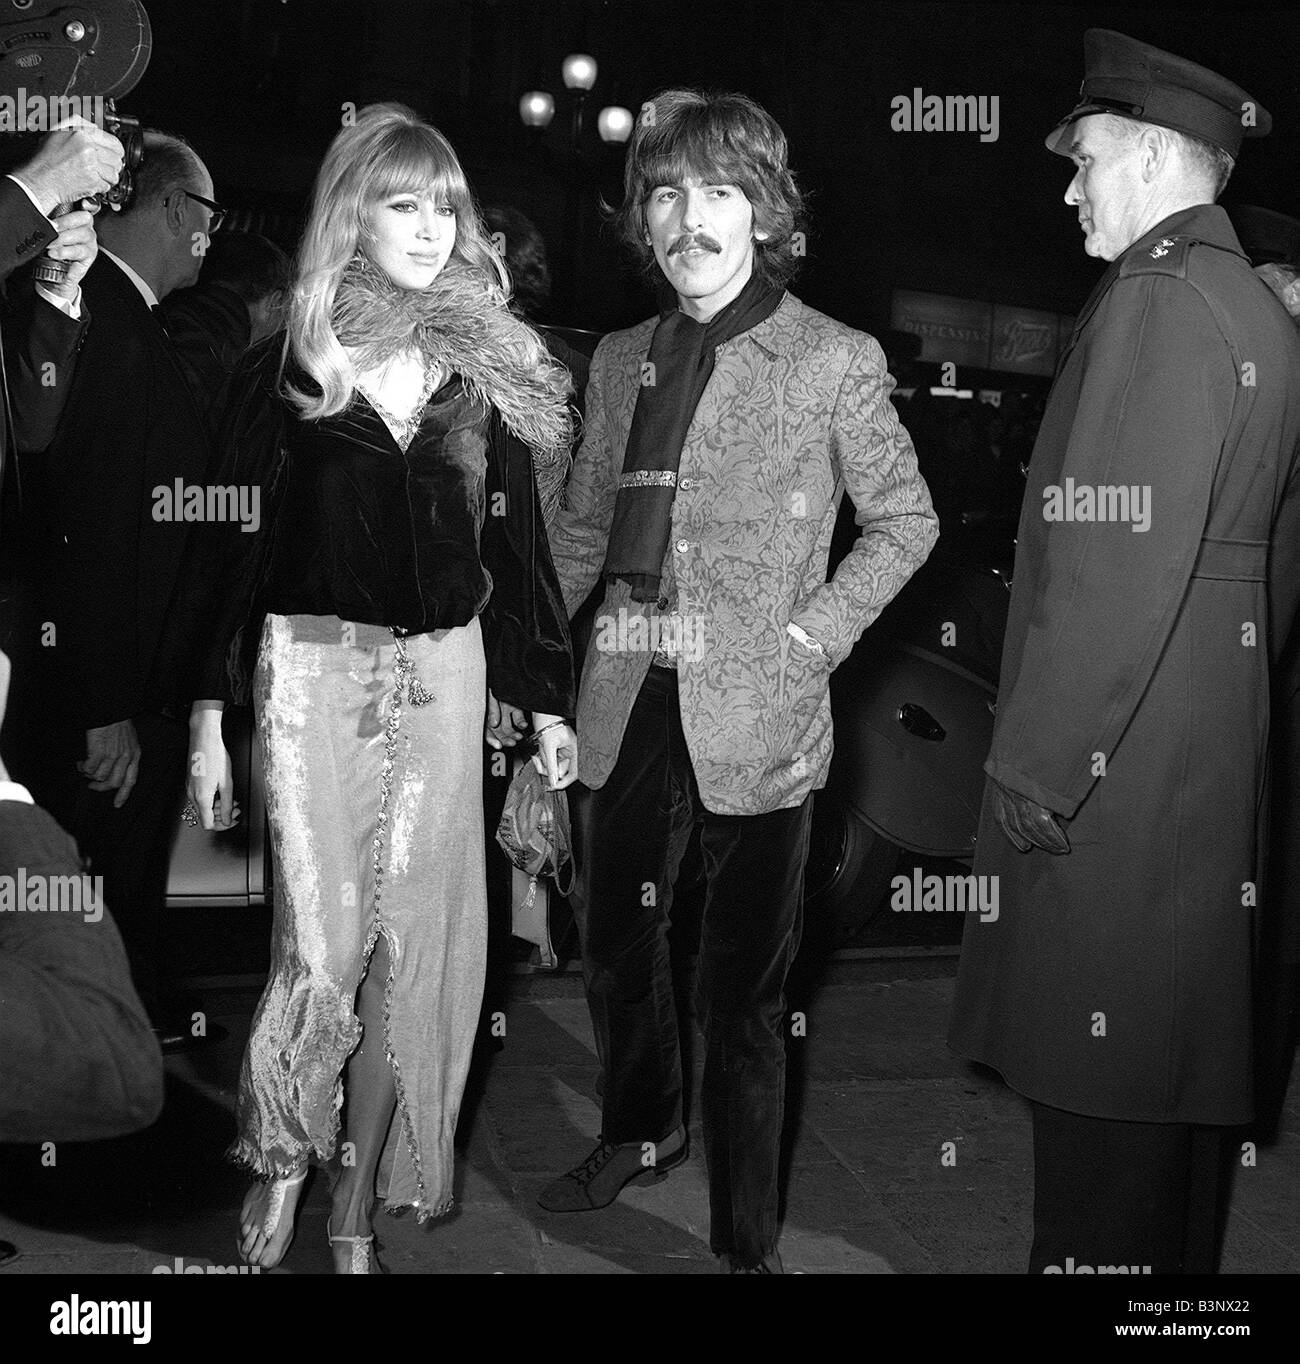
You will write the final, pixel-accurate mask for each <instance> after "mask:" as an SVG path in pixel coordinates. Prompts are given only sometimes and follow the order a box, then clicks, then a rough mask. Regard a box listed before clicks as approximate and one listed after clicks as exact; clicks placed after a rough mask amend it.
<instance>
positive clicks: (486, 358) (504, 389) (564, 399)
mask: <svg viewBox="0 0 1300 1364" xmlns="http://www.w3.org/2000/svg"><path fill="white" fill-rule="evenodd" d="M331 325H332V327H333V330H334V334H335V336H337V337H338V339H339V342H340V344H341V345H343V346H345V347H347V348H348V350H350V351H351V353H352V355H351V358H352V363H353V365H354V367H355V369H356V372H357V373H359V374H360V373H364V372H366V371H368V370H371V369H378V368H379V367H380V366H382V365H384V364H386V363H387V362H388V361H389V360H392V359H393V358H394V357H395V356H397V355H401V354H403V353H405V352H409V351H415V352H416V353H417V354H419V355H421V356H422V357H423V359H424V362H425V365H426V366H433V365H442V366H445V367H446V368H447V369H448V370H449V371H454V372H455V373H456V374H459V375H460V377H461V379H462V380H463V381H464V384H465V388H466V390H467V391H468V392H469V393H470V395H471V396H472V397H474V398H475V399H477V400H478V401H479V402H480V403H482V404H483V406H484V407H486V408H495V409H496V410H497V412H499V413H500V415H501V419H502V421H503V422H504V423H505V424H506V426H507V427H508V428H509V430H510V431H511V432H512V433H513V434H514V435H515V436H517V437H518V438H519V439H520V440H522V441H523V442H524V444H525V445H527V446H529V447H530V448H531V449H532V451H533V455H534V459H535V461H536V462H537V463H538V465H539V467H547V466H549V465H550V464H555V463H559V462H560V461H562V460H567V458H568V455H569V447H570V445H571V444H572V441H573V415H572V410H571V409H570V407H569V403H568V395H569V394H570V392H571V391H572V383H571V381H570V379H569V375H568V372H567V371H566V370H565V369H564V368H563V366H561V365H558V364H556V363H555V362H554V361H553V360H552V359H551V358H550V354H549V352H548V351H547V349H546V345H545V343H544V342H543V341H542V339H541V338H540V337H539V336H538V335H537V333H536V332H534V331H533V329H532V328H531V327H530V326H529V325H528V324H527V323H526V322H523V321H521V320H520V319H519V318H517V317H515V316H514V314H513V313H511V312H510V310H509V309H508V308H507V307H506V303H505V298H504V296H503V295H502V293H501V291H500V290H499V289H497V288H495V287H493V286H491V285H487V284H485V282H484V279H483V276H482V275H481V274H480V273H479V272H478V271H476V270H473V269H471V268H470V267H469V266H466V265H463V264H461V263H460V262H457V261H449V262H448V263H447V265H446V266H445V267H444V268H443V269H442V270H441V271H440V272H439V273H438V275H437V277H436V278H435V279H434V281H433V283H432V284H430V285H429V286H428V287H427V288H425V289H403V288H400V287H399V286H398V285H396V284H394V283H393V282H392V281H391V280H390V279H389V278H388V276H387V275H386V274H384V272H383V271H382V270H381V269H380V268H379V267H378V266H377V265H374V264H372V263H371V262H370V261H368V260H366V259H365V258H364V257H362V256H358V257H357V258H356V259H354V260H352V261H351V262H349V264H348V266H347V268H346V269H345V270H344V272H343V278H342V279H341V280H340V281H339V287H338V292H337V294H336V295H335V298H334V309H333V313H332V315H331Z"/></svg>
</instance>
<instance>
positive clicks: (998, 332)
mask: <svg viewBox="0 0 1300 1364" xmlns="http://www.w3.org/2000/svg"><path fill="white" fill-rule="evenodd" d="M891 325H892V326H893V327H894V328H895V329H896V330H897V331H905V332H912V333H913V334H914V335H916V336H919V337H920V338H921V355H920V358H921V359H922V360H930V361H933V362H934V363H935V364H944V363H945V362H950V363H952V364H955V365H958V366H960V365H972V366H975V367H977V368H979V369H994V370H1001V371H1003V372H1006V373H1011V374H1042V375H1046V376H1048V377H1049V378H1050V377H1051V375H1052V374H1054V373H1055V371H1056V359H1057V356H1058V355H1059V354H1060V352H1061V347H1062V346H1063V345H1065V343H1066V342H1067V341H1068V340H1069V337H1070V332H1071V330H1072V329H1073V326H1074V319H1073V318H1069V317H1062V316H1061V314H1059V313H1049V312H1043V311H1042V310H1040V309H1038V308H1017V307H1012V306H1010V305H1009V304H1004V303H981V302H979V301H978V300H976V299H971V298H954V297H953V296H952V295H950V294H930V293H925V292H923V291H921V290H919V289H895V290H894V300H893V317H892V323H891Z"/></svg>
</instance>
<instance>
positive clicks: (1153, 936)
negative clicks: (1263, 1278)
mask: <svg viewBox="0 0 1300 1364" xmlns="http://www.w3.org/2000/svg"><path fill="white" fill-rule="evenodd" d="M1085 53H1086V76H1085V79H1084V82H1083V88H1082V92H1081V94H1082V98H1081V101H1080V103H1079V104H1078V106H1077V107H1076V108H1075V109H1074V110H1073V111H1072V112H1071V113H1070V114H1069V115H1067V117H1066V118H1065V119H1064V120H1063V122H1062V123H1061V124H1059V125H1058V127H1057V128H1056V129H1054V130H1053V132H1052V134H1051V135H1050V136H1049V138H1048V140H1047V145H1048V147H1049V148H1050V149H1051V150H1052V151H1055V152H1058V153H1059V154H1061V155H1063V156H1068V157H1070V158H1071V160H1072V161H1073V162H1074V165H1075V171H1074V174H1073V178H1072V179H1071V181H1070V184H1069V188H1068V189H1067V191H1066V194H1065V202H1066V203H1067V204H1068V205H1069V206H1070V207H1071V208H1072V209H1074V210H1076V211H1077V213H1078V215H1079V221H1080V226H1081V228H1082V230H1083V233H1084V250H1085V251H1087V253H1088V254H1089V255H1092V256H1098V257H1100V258H1101V259H1103V260H1105V261H1108V262H1110V264H1109V266H1108V268H1107V269H1106V271H1105V273H1104V274H1103V275H1102V276H1101V279H1100V281H1099V282H1098V284H1097V286H1096V288H1095V289H1094V290H1093V292H1092V295H1091V296H1090V297H1089V299H1088V300H1087V302H1086V303H1085V304H1084V306H1083V308H1082V309H1081V311H1080V312H1079V316H1078V320H1077V322H1076V324H1075V329H1074V335H1073V336H1072V337H1071V339H1070V343H1069V345H1068V346H1067V348H1066V350H1065V354H1064V356H1063V358H1062V360H1061V363H1060V366H1059V368H1058V370H1057V375H1056V382H1055V384H1054V386H1053V388H1052V393H1051V396H1050V399H1049V401H1048V405H1047V410H1046V413H1045V414H1044V417H1043V422H1042V426H1041V427H1040V429H1039V434H1038V440H1037V444H1036V445H1035V447H1034V453H1033V457H1032V460H1031V463H1030V468H1029V483H1028V487H1027V489H1026V494H1025V505H1024V510H1023V512H1022V515H1021V519H1020V533H1019V541H1018V548H1017V552H1016V577H1015V588H1014V590H1013V592H1012V597H1011V606H1010V614H1009V619H1008V623H1007V633H1006V640H1005V645H1004V649H1003V655H1002V676H1001V685H1000V687H999V691H998V704H997V722H996V725H995V728H994V733H993V745H992V751H991V752H990V755H989V759H988V762H987V763H986V764H985V770H986V771H987V773H988V775H989V782H988V784H987V787H986V790H985V797H984V809H983V813H982V817H981V820H980V828H979V842H978V848H977V852H976V857H975V871H976V874H977V875H981V876H992V877H996V878H998V881H999V884H1000V898H1001V914H1000V915H999V917H998V919H997V921H996V922H988V923H984V922H980V921H978V920H976V919H975V917H974V916H971V917H970V920H969V921H968V922H967V924H966V934H965V941H964V944H963V947H962V957H961V967H960V971H959V974H958V978H957V992H956V1001H955V1005H954V1013H953V1021H952V1030H951V1034H950V1040H951V1043H952V1046H953V1047H954V1048H955V1050H957V1051H958V1052H960V1053H961V1054H962V1055H963V1056H967V1057H970V1058H971V1059H973V1060H976V1061H980V1062H983V1063H984V1064H985V1065H989V1066H993V1067H994V1068H996V1069H997V1070H999V1071H1001V1072H1002V1075H1003V1076H1004V1078H1005V1079H1006V1081H1007V1083H1008V1084H1010V1085H1011V1087H1012V1088H1013V1089H1016V1090H1018V1091H1019V1092H1020V1093H1021V1094H1023V1095H1025V1096H1026V1098H1028V1099H1030V1100H1031V1101H1032V1112H1033V1129H1034V1179H1035V1190H1034V1244H1033V1249H1032V1252H1031V1255H1030V1270H1031V1272H1038V1271H1041V1272H1044V1273H1064V1272H1070V1270H1069V1269H1067V1266H1068V1265H1069V1264H1070V1262H1071V1261H1073V1264H1074V1265H1081V1266H1086V1267H1089V1269H1090V1270H1092V1269H1095V1268H1096V1267H1098V1266H1103V1265H1106V1266H1110V1265H1127V1266H1139V1267H1141V1268H1140V1269H1139V1270H1137V1271H1134V1272H1151V1273H1156V1274H1181V1273H1205V1272H1209V1271H1211V1270H1212V1269H1213V1267H1214V1240H1215V1236H1214V1230H1215V1211H1216V1199H1217V1175H1218V1169H1217V1165H1218V1149H1219V1145H1220V1139H1221V1136H1222V1133H1223V1129H1224V1128H1225V1127H1232V1126H1236V1125H1238V1124H1244V1123H1248V1122H1249V1121H1250V1120H1251V1118H1252V1115H1253V1111H1254V1104H1255V1096H1254V1094H1253V1092H1252V1083H1251V1053H1252V1035H1251V1033H1252V1028H1251V983H1252V949H1253V937H1254V932H1255V929H1256V927H1257V925H1258V922H1259V915H1260V910H1261V907H1262V894H1263V891H1264V890H1265V889H1266V888H1262V887H1261V871H1262V867H1261V859H1260V842H1261V840H1260V834H1261V814H1262V813H1263V810H1264V788H1265V769H1266V755H1267V736H1268V728H1269V661H1270V658H1269V655H1270V652H1273V653H1276V652H1277V651H1278V650H1279V648H1280V646H1281V644H1282V643H1283V642H1284V641H1285V639H1286V635H1287V630H1288V628H1289V626H1290V623H1291V620H1292V619H1293V617H1294V615H1295V607H1296V594H1297V591H1300V574H1296V575H1292V577H1291V580H1290V581H1287V580H1286V577H1285V576H1283V577H1282V578H1278V577H1277V575H1276V573H1275V572H1274V580H1273V582H1272V584H1271V585H1270V583H1269V581H1268V578H1269V574H1270V571H1271V570H1275V569H1276V567H1277V564H1278V561H1279V558H1280V559H1281V561H1282V562H1285V561H1286V559H1287V558H1289V557H1294V554H1295V549H1296V546H1297V545H1298V544H1300V498H1297V496H1296V492H1295V472H1296V447H1297V441H1298V440H1300V343H1298V342H1297V337H1296V331H1295V328H1294V327H1293V326H1292V324H1291V321H1290V319H1289V318H1288V317H1287V315H1286V313H1285V312H1284V311H1283V310H1282V308H1280V307H1279V306H1278V304H1277V302H1276V300H1275V299H1273V298H1272V297H1271V296H1270V294H1269V293H1268V291H1267V289H1265V288H1264V286H1263V285H1262V284H1261V283H1260V281H1259V280H1257V279H1256V278H1255V277H1254V276H1253V275H1252V273H1251V268H1250V263H1249V261H1248V260H1247V259H1246V257H1245V255H1244V253H1243V252H1242V249H1241V246H1240V243H1239V242H1238V239H1237V236H1236V234H1235V233H1234V231H1233V229H1232V226H1231V224H1230V223H1229V221H1228V217H1227V215H1226V213H1225V212H1224V211H1223V209H1222V208H1219V207H1218V206H1216V204H1215V203H1214V200H1215V199H1216V198H1217V197H1218V195H1219V193H1220V191H1221V190H1222V188H1223V186H1224V184H1225V182H1226V181H1227V178H1228V175H1229V174H1230V172H1231V170H1232V167H1233V164H1234V159H1235V157H1236V156H1237V154H1238V151H1239V149H1240V146H1241V142H1242V138H1243V136H1244V135H1251V134H1256V135H1258V134H1263V133H1266V132H1267V131H1268V129H1269V126H1270V123H1271V120H1270V118H1269V115H1268V114H1267V112H1266V111H1265V110H1264V109H1263V108H1261V107H1260V105H1259V104H1258V103H1257V102H1256V101H1255V100H1252V99H1251V98H1250V97H1249V96H1248V95H1247V94H1246V93H1245V91H1243V90H1241V89H1239V88H1238V87H1237V86H1236V85H1234V84H1232V83H1231V82H1230V81H1227V80H1225V79H1224V78H1223V77H1221V76H1218V75H1216V74H1215V73H1214V72H1212V71H1207V70H1206V69H1205V68H1204V67H1201V66H1197V65H1196V64H1194V63H1193V62H1190V61H1187V60H1185V59H1184V58H1182V57H1177V56H1174V55H1172V54H1170V53H1167V52H1162V51H1160V50H1159V49H1157V48H1153V47H1150V46H1148V45H1147V44H1145V43H1140V42H1136V41H1134V40H1133V39H1131V38H1127V37H1125V36H1124V35H1123V34H1119V33H1112V32H1110V31H1108V30H1105V29H1091V30H1089V32H1088V34H1087V37H1086V39H1085ZM1067 478H1070V479H1073V480H1074V482H1075V485H1076V486H1099V485H1121V486H1123V485H1137V486H1139V487H1145V488H1147V489H1149V495H1148V498H1147V503H1148V506H1149V508H1150V512H1151V523H1150V528H1149V530H1148V531H1146V532H1145V533H1141V534H1135V533H1134V532H1133V527H1132V526H1131V525H1127V524H1125V523H1124V522H1122V521H1109V522H1107V521H1093V522H1079V521H1074V522H1061V521H1050V520H1048V519H1047V518H1046V517H1045V515H1044V511H1045V507H1046V505H1047V504H1046V501H1045V499H1046V498H1047V497H1048V496H1050V494H1051V491H1052V489H1054V488H1059V487H1061V486H1062V485H1063V484H1064V483H1065V481H1066V479H1067ZM1270 587H1271V591H1270Z"/></svg>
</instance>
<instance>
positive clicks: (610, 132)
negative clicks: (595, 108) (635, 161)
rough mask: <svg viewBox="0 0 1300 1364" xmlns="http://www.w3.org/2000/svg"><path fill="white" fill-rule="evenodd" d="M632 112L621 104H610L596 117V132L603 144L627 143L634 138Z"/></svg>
mask: <svg viewBox="0 0 1300 1364" xmlns="http://www.w3.org/2000/svg"><path fill="white" fill-rule="evenodd" d="M632 121H633V120H632V111H631V109H624V108H623V106H622V105H621V104H610V105H607V106H606V107H605V108H604V109H602V110H601V111H600V113H599V114H597V116H596V131H597V132H598V133H599V134H600V140H601V141H602V142H626V141H627V140H628V138H629V137H631V136H632Z"/></svg>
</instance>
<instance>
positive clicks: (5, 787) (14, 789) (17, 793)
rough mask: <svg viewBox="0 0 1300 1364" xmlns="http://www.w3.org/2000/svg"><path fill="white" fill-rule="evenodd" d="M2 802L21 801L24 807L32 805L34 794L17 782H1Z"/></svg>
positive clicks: (0, 793)
mask: <svg viewBox="0 0 1300 1364" xmlns="http://www.w3.org/2000/svg"><path fill="white" fill-rule="evenodd" d="M0 800H20V801H22V803H23V804H24V805H32V804H34V803H35V802H33V800H32V793H31V792H30V791H29V790H28V789H27V788H26V787H25V786H22V785H20V784H19V783H18V782H16V781H0Z"/></svg>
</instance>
